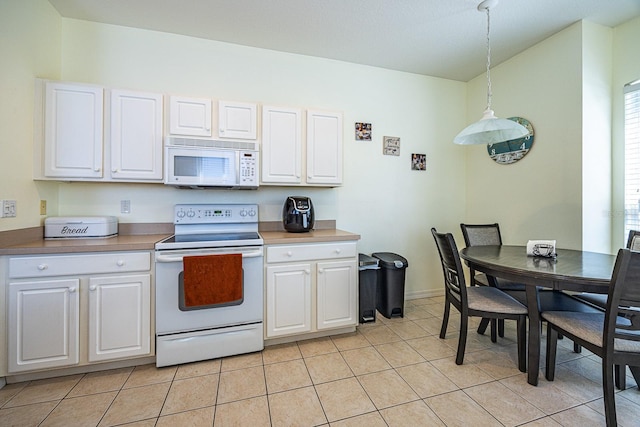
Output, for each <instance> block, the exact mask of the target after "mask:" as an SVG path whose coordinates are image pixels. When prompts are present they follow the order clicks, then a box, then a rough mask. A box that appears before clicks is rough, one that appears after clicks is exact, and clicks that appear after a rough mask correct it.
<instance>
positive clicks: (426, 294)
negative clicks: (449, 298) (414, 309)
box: [404, 289, 444, 300]
mask: <svg viewBox="0 0 640 427" xmlns="http://www.w3.org/2000/svg"><path fill="white" fill-rule="evenodd" d="M443 295H444V290H443V289H439V290H430V291H413V292H405V294H404V299H406V300H411V299H420V298H431V297H440V296H443Z"/></svg>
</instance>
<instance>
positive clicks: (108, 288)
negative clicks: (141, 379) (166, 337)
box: [89, 274, 151, 362]
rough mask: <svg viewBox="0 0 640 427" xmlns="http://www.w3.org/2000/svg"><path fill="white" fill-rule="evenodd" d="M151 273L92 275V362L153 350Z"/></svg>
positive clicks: (90, 325) (90, 304)
mask: <svg viewBox="0 0 640 427" xmlns="http://www.w3.org/2000/svg"><path fill="white" fill-rule="evenodd" d="M150 290H151V276H150V275H149V274H138V275H130V276H115V277H91V278H89V362H97V361H102V360H109V359H114V358H121V357H132V356H143V355H145V354H149V352H150V351H151V348H150V346H151V340H150V336H151V327H150V322H151V296H150Z"/></svg>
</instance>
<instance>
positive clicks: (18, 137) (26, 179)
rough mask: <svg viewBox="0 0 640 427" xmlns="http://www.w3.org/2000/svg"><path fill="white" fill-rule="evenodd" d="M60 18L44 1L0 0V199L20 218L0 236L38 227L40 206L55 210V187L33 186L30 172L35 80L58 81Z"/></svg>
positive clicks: (0, 225) (4, 225)
mask: <svg viewBox="0 0 640 427" xmlns="http://www.w3.org/2000/svg"><path fill="white" fill-rule="evenodd" d="M61 21H62V20H61V18H60V15H58V13H57V12H56V10H55V9H54V8H53V7H52V6H51V5H50V4H49V2H48V1H46V0H22V1H13V0H0V58H2V61H1V64H2V65H0V94H2V96H1V97H0V199H10V200H16V202H17V208H18V209H17V211H18V215H17V217H15V218H0V231H2V230H13V229H18V228H24V227H32V226H34V225H39V223H40V215H39V210H38V206H39V200H40V199H41V198H42V199H47V200H49V204H50V206H51V207H52V208H53V209H56V204H57V194H58V193H57V185H51V184H42V185H36V184H34V182H33V181H32V180H31V179H30V177H31V176H32V170H33V110H34V79H35V78H36V77H44V78H51V79H57V78H59V77H60V63H61V59H62V57H61V49H62V46H61V28H62V22H61Z"/></svg>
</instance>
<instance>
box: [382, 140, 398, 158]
mask: <svg viewBox="0 0 640 427" xmlns="http://www.w3.org/2000/svg"><path fill="white" fill-rule="evenodd" d="M382 154H384V155H385V156H399V155H400V138H398V137H397V136H384V137H382Z"/></svg>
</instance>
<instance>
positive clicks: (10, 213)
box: [0, 200, 17, 218]
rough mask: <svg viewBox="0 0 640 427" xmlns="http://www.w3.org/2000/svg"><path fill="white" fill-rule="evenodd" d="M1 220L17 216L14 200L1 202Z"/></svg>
mask: <svg viewBox="0 0 640 427" xmlns="http://www.w3.org/2000/svg"><path fill="white" fill-rule="evenodd" d="M0 213H1V214H2V218H14V217H15V216H16V214H17V203H16V201H15V200H2V212H0Z"/></svg>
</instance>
